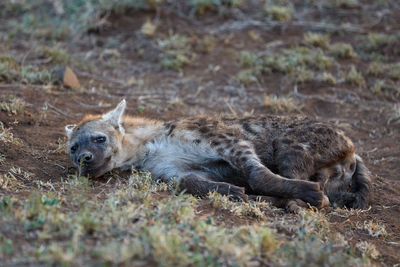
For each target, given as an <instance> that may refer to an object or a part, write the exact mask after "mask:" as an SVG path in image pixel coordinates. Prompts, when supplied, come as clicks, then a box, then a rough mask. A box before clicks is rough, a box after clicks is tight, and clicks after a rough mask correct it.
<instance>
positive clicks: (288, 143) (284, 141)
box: [281, 138, 293, 145]
mask: <svg viewBox="0 0 400 267" xmlns="http://www.w3.org/2000/svg"><path fill="white" fill-rule="evenodd" d="M281 143H282V144H287V145H290V144H292V143H293V141H292V140H290V139H288V138H285V139H282V140H281Z"/></svg>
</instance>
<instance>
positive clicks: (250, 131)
mask: <svg viewBox="0 0 400 267" xmlns="http://www.w3.org/2000/svg"><path fill="white" fill-rule="evenodd" d="M242 127H243V129H244V130H245V131H246V132H248V133H250V134H252V135H257V132H255V131H254V130H253V129H252V128H251V126H250V125H249V124H248V123H247V122H243V124H242Z"/></svg>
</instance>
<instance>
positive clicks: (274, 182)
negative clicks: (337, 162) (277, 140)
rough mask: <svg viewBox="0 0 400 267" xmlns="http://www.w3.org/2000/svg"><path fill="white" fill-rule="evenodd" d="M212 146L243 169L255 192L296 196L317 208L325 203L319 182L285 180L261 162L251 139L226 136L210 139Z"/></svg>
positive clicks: (277, 195) (283, 196)
mask: <svg viewBox="0 0 400 267" xmlns="http://www.w3.org/2000/svg"><path fill="white" fill-rule="evenodd" d="M211 145H212V146H214V147H215V148H216V150H217V151H218V153H219V154H220V155H221V156H222V157H223V158H224V159H225V160H226V161H227V162H229V163H230V164H231V165H232V166H233V167H235V168H236V169H238V170H239V171H241V172H243V174H244V175H245V176H246V177H247V179H248V180H247V183H248V185H249V186H250V188H251V189H252V191H253V192H254V193H256V194H259V195H266V196H275V197H281V198H299V199H302V200H303V201H305V202H308V203H310V204H311V205H313V206H317V207H322V205H323V204H324V194H323V192H322V191H321V189H320V185H319V184H317V183H313V182H308V181H302V180H297V179H287V178H284V177H282V176H280V175H277V174H274V173H273V172H272V171H270V170H269V169H268V168H267V167H265V166H264V165H263V164H262V163H261V161H260V159H259V158H258V156H257V154H256V152H255V150H254V148H253V146H252V144H251V143H250V142H247V141H245V140H239V139H234V138H231V139H229V138H227V137H225V139H224V138H222V137H221V136H220V137H219V138H218V139H215V140H212V141H211ZM232 179H235V178H234V177H232ZM232 183H234V181H232Z"/></svg>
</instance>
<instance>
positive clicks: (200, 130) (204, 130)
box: [199, 126, 210, 134]
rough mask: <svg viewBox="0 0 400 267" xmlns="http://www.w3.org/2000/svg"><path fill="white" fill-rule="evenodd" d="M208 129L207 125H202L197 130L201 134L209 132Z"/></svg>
mask: <svg viewBox="0 0 400 267" xmlns="http://www.w3.org/2000/svg"><path fill="white" fill-rule="evenodd" d="M209 131H210V129H208V127H207V126H202V127H200V129H199V132H200V133H202V134H204V133H207V132H209Z"/></svg>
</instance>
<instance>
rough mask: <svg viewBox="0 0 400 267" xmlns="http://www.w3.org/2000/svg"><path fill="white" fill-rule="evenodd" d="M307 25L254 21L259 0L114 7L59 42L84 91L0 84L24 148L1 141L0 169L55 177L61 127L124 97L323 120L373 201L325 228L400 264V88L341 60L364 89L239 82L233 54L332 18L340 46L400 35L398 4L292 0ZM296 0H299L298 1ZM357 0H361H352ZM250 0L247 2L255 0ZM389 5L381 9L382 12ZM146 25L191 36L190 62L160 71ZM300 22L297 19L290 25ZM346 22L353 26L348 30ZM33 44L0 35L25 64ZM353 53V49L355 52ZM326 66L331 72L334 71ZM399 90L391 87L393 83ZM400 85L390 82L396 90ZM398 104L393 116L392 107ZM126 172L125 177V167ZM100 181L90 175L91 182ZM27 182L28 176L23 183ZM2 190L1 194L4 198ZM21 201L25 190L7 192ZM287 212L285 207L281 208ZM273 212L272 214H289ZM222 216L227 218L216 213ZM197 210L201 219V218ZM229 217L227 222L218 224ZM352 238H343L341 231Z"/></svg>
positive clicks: (175, 112) (263, 79)
mask: <svg viewBox="0 0 400 267" xmlns="http://www.w3.org/2000/svg"><path fill="white" fill-rule="evenodd" d="M251 2H252V1H251ZM295 2H296V3H295V6H296V7H298V10H300V11H301V12H300V11H299V14H298V16H301V17H302V18H307V19H306V20H305V21H303V20H296V21H293V22H289V23H280V22H274V23H268V22H265V21H263V20H258V18H257V17H254V16H252V15H251V14H254V12H255V11H254V10H256V9H257V8H259V7H258V6H256V5H255V6H252V5H251V4H249V5H247V6H246V7H245V8H242V9H240V11H237V12H232V13H228V14H224V15H218V14H217V12H216V11H214V10H209V11H207V12H206V13H205V14H203V15H201V16H197V15H195V16H188V15H186V14H185V13H184V12H183V11H181V10H175V9H173V8H171V9H162V10H159V11H158V12H156V11H127V12H125V13H123V14H111V15H110V16H109V17H107V24H106V26H104V27H101V28H99V29H97V28H96V29H94V30H92V31H91V32H90V33H87V34H84V35H83V37H81V38H79V39H75V40H69V41H67V42H63V43H62V45H63V47H64V48H65V49H66V50H67V51H68V53H69V55H70V56H71V59H72V60H71V62H70V64H69V65H71V66H72V68H73V70H74V71H75V73H76V74H77V76H78V78H79V80H80V83H81V85H82V88H83V89H81V90H73V89H68V88H64V87H63V86H61V85H48V86H43V85H34V84H22V83H19V82H12V83H8V82H4V83H0V91H1V96H0V97H1V98H2V99H7V97H8V96H12V95H15V96H17V97H19V98H22V99H23V100H24V101H25V102H26V105H27V106H26V108H25V109H24V110H23V111H22V112H20V113H18V114H17V115H10V114H9V113H7V112H0V121H1V122H3V123H4V128H5V129H7V130H8V131H10V132H12V134H13V135H14V137H17V138H20V139H22V143H23V144H22V145H15V144H13V143H7V142H0V153H1V154H3V155H5V157H6V162H5V163H4V164H3V165H2V166H1V171H5V170H8V169H9V168H10V167H12V166H19V167H21V168H22V167H23V169H24V171H26V172H30V173H33V174H34V177H35V179H36V180H40V181H42V182H43V183H46V182H47V181H51V182H55V181H58V180H60V177H66V176H67V175H68V174H73V173H75V172H76V170H75V169H74V168H73V167H72V164H71V162H70V160H69V158H68V156H67V155H66V153H59V152H58V151H59V149H60V145H61V146H62V145H63V144H64V143H65V136H64V126H65V125H66V124H71V123H76V122H78V121H79V120H80V119H81V117H82V116H83V115H84V114H88V113H100V112H104V111H107V110H109V109H110V108H111V107H113V106H114V105H115V104H116V103H118V102H119V101H120V100H121V99H123V98H125V99H126V100H127V103H128V107H127V113H128V114H131V115H141V116H145V117H151V118H157V119H171V118H177V117H184V116H187V115H194V114H210V115H215V114H232V113H233V114H238V115H241V114H246V113H253V114H269V113H276V114H285V115H289V116H290V114H293V112H294V113H302V114H304V115H307V116H310V117H312V118H315V119H317V120H320V121H330V122H334V123H336V124H337V125H338V127H341V128H343V129H344V130H345V132H346V133H347V134H348V135H349V136H350V137H351V138H352V140H353V141H354V143H355V144H356V149H357V153H358V154H359V155H360V156H361V157H362V158H363V159H364V161H365V162H366V165H367V166H368V168H369V170H370V171H371V173H372V177H373V195H372V200H371V207H370V208H369V209H368V210H367V211H360V212H355V213H353V215H352V216H350V217H342V216H340V214H339V213H335V212H333V210H331V209H328V210H327V211H326V216H327V218H328V219H329V222H330V226H331V228H333V229H334V230H336V231H338V232H339V233H341V234H343V235H344V236H345V238H346V239H347V240H348V241H349V243H350V244H351V245H354V244H356V243H358V242H360V241H368V242H369V243H371V244H374V245H375V246H376V248H377V250H378V251H379V253H380V254H381V257H380V258H379V259H377V260H375V261H374V262H375V263H376V264H378V265H384V266H394V265H396V264H399V263H400V255H399V251H400V194H399V192H400V178H399V172H400V165H399V157H400V138H399V137H400V133H399V130H400V120H399V118H400V114H399V106H398V105H399V104H398V103H399V100H400V93H399V91H397V92H384V93H381V94H375V93H374V92H372V91H371V90H369V89H368V88H370V87H371V86H372V84H373V83H374V78H373V77H372V76H371V75H369V74H368V71H367V69H368V64H369V63H370V62H369V61H368V60H364V59H363V58H362V57H358V58H356V59H350V60H349V59H340V60H338V61H337V62H338V63H339V65H340V66H348V65H350V64H352V65H354V66H355V67H356V68H357V69H359V70H360V71H361V72H362V73H364V77H365V81H366V85H365V86H358V85H354V84H349V83H338V84H335V85H332V84H328V83H324V82H321V81H305V82H300V83H296V84H294V83H292V82H290V81H288V77H287V76H286V75H285V74H282V73H279V72H272V73H269V74H260V75H258V76H257V81H256V82H255V83H250V84H248V85H247V84H246V85H243V84H241V83H240V82H238V81H237V80H236V76H237V73H238V72H239V71H240V70H241V66H240V65H239V64H238V61H237V55H238V54H239V53H240V51H243V50H246V51H266V50H268V49H270V48H271V47H276V46H278V47H291V46H293V45H298V44H302V43H303V42H304V41H303V35H304V34H305V33H307V32H309V31H315V30H321V31H323V30H324V29H325V28H324V27H325V25H321V23H320V22H321V21H322V18H323V21H324V22H326V21H329V22H331V23H332V25H334V26H337V29H334V30H331V32H332V34H331V42H339V41H340V42H346V43H350V44H352V45H353V46H354V47H355V48H357V47H359V45H360V42H361V41H360V40H362V39H360V38H361V37H362V36H365V35H366V34H367V33H368V32H369V31H373V32H384V33H390V34H397V36H398V35H399V31H398V30H399V28H398V26H399V21H398V18H399V15H400V9H396V8H394V7H397V8H398V6H396V5H395V4H394V5H395V6H394V7H392V9H391V8H390V7H389V8H385V9H382V10H381V12H383V13H384V15H383V16H381V17H378V18H377V17H376V16H375V15H376V14H375V13H374V12H375V11H374V6H372V5H371V6H363V7H358V8H354V9H341V10H339V11H338V10H324V9H318V8H313V9H302V5H301V3H300V2H301V1H295ZM297 2H298V3H297ZM360 2H363V1H360ZM252 3H253V2H252ZM388 10H389V11H388ZM147 20H152V21H154V20H157V23H158V27H157V30H156V33H155V34H156V36H160V37H167V36H168V31H170V32H173V33H174V34H181V35H185V36H189V37H190V41H189V44H190V46H191V47H192V48H193V49H192V50H191V52H190V53H191V54H190V55H189V57H191V62H190V63H189V64H187V65H185V66H184V67H183V68H182V70H179V71H175V70H169V69H164V68H161V67H160V63H159V57H160V53H161V51H160V49H159V47H157V46H156V45H155V42H154V40H152V38H154V36H153V37H145V36H143V35H142V34H140V30H141V28H142V25H143V24H144V23H145V22H146V21H147ZM297 21H302V23H300V22H297ZM346 25H347V26H348V25H350V26H351V27H350V26H349V27H348V28H347V29H348V30H346V31H343V32H342V31H341V30H342V29H346ZM208 35H212V36H213V38H214V39H213V44H212V48H211V49H210V50H209V51H206V52H204V51H202V49H201V48H198V47H199V46H200V45H201V40H203V38H204V37H205V36H208ZM32 45H33V43H32V42H31V41H30V40H24V39H18V38H17V39H15V40H14V41H13V42H12V43H10V42H3V45H2V46H1V47H2V48H0V53H7V54H9V55H12V56H15V57H17V58H19V59H23V60H24V62H25V64H28V63H29V64H41V66H52V65H51V63H47V62H42V61H41V60H42V59H41V58H40V57H38V56H37V55H36V54H35V53H34V52H32V51H33V48H32ZM382 49H384V51H383V52H382V53H383V54H384V55H385V56H387V57H388V58H389V59H388V62H389V63H394V62H398V61H399V60H400V50H399V48H398V47H390V46H387V47H384V48H382ZM356 50H357V49H356ZM340 66H339V67H338V66H337V65H333V66H331V67H330V68H331V69H333V71H334V70H336V69H337V68H340ZM396 86H397V88H400V87H399V86H400V85H399V84H397V85H396ZM397 90H398V89H397ZM266 95H278V96H290V98H291V99H292V100H294V101H295V102H296V103H297V104H296V105H299V106H300V105H301V109H297V110H295V111H286V110H275V109H273V108H271V106H268V105H266V103H265V96H266ZM396 107H397V113H396ZM121 175H122V176H123V175H128V174H121ZM105 182H107V181H106V180H105V179H99V180H98V181H96V183H98V184H102V183H105ZM24 183H25V185H26V186H27V187H28V188H29V187H30V186H32V187H33V186H34V185H33V183H32V181H31V180H26V181H24ZM4 194H6V193H5V191H3V190H2V189H0V195H4ZM15 194H16V195H19V196H21V197H23V196H24V194H25V193H24V192H23V190H22V191H21V192H20V193H15ZM199 211H200V214H210V213H213V214H214V213H215V214H216V216H217V217H218V211H216V210H214V209H213V208H212V207H209V206H208V204H207V203H206V202H204V203H203V204H201V205H199ZM282 214H283V212H282ZM282 214H275V215H274V216H291V215H282ZM222 215H224V214H222ZM200 216H201V215H200ZM226 218H228V219H226ZM221 220H225V223H226V224H231V225H241V224H248V223H252V219H243V218H235V217H234V216H228V215H226V217H225V218H222V219H221ZM365 221H373V222H376V223H378V224H382V225H384V226H385V228H386V231H387V235H386V236H385V237H384V238H382V237H379V238H378V237H374V236H372V235H370V234H368V233H366V232H365V231H364V230H362V229H360V228H359V227H357V226H359V225H360V224H363V223H364V222H365ZM349 233H351V234H349Z"/></svg>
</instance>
